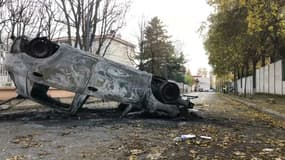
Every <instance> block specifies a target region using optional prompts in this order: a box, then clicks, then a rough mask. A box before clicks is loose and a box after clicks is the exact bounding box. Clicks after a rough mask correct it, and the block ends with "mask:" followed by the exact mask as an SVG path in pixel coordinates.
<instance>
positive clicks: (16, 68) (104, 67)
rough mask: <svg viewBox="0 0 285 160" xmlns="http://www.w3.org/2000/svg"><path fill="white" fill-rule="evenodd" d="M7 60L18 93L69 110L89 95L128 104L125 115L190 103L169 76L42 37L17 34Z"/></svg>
mask: <svg viewBox="0 0 285 160" xmlns="http://www.w3.org/2000/svg"><path fill="white" fill-rule="evenodd" d="M5 66H6V69H7V70H8V72H9V75H10V77H11V78H12V80H13V81H14V83H15V85H16V88H17V90H16V91H17V93H18V95H21V96H23V97H26V98H29V99H32V100H34V101H36V102H38V103H41V104H43V105H45V106H48V107H52V108H54V109H55V110H58V111H62V112H67V113H71V114H75V113H76V112H77V111H78V109H80V108H81V107H82V106H83V104H84V103H85V101H86V100H87V98H88V97H89V96H96V97H98V98H102V99H107V100H113V101H118V102H121V103H122V104H126V105H127V107H126V108H125V111H124V112H123V115H126V114H127V113H128V112H130V111H131V110H132V109H133V108H136V109H138V110H140V111H142V112H148V113H159V114H162V115H167V116H171V117H175V116H178V115H180V114H181V113H182V112H185V111H187V109H188V108H193V105H194V104H193V103H191V101H190V99H187V100H184V99H182V98H181V96H180V91H179V88H178V86H177V85H176V84H175V83H173V82H169V81H167V80H166V79H163V78H160V77H156V76H154V75H152V74H150V73H147V72H143V71H138V70H135V69H133V68H131V67H128V66H125V65H122V64H119V63H115V62H113V61H110V60H107V59H105V58H103V57H100V56H96V55H91V54H88V53H87V52H84V51H82V50H79V49H76V48H73V47H71V46H69V45H65V44H57V43H54V42H52V41H50V40H47V39H46V38H35V39H32V40H30V39H28V38H25V37H19V38H17V39H16V40H15V41H14V43H13V45H12V48H11V52H10V54H8V55H7V57H6V59H5ZM49 87H54V88H58V89H63V90H67V91H71V92H74V93H75V96H74V99H73V101H72V103H71V104H70V105H67V104H63V103H60V102H59V101H57V100H55V99H53V98H51V97H49V96H48V95H47V91H48V89H49Z"/></svg>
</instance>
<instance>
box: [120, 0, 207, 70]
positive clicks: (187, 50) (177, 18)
mask: <svg viewBox="0 0 285 160" xmlns="http://www.w3.org/2000/svg"><path fill="white" fill-rule="evenodd" d="M211 11H212V8H211V7H210V6H208V5H207V3H206V0H133V3H132V6H131V10H130V12H129V13H128V15H127V24H126V27H125V28H124V29H123V30H122V37H123V38H124V39H126V40H128V41H131V42H133V43H134V44H136V45H137V38H136V37H137V36H138V35H139V34H138V33H139V27H138V26H139V22H140V21H141V19H142V17H145V19H146V21H149V20H150V19H151V18H152V17H154V16H158V18H160V19H161V20H162V21H163V23H164V25H165V26H166V29H167V30H168V34H169V35H171V36H172V40H173V41H180V42H182V44H183V45H182V51H183V52H184V54H185V58H186V60H187V61H188V62H187V63H186V67H187V68H190V70H191V72H192V74H196V72H197V70H198V68H202V67H206V68H207V69H208V70H210V68H211V67H210V66H209V65H208V58H207V56H206V55H205V50H204V47H203V38H202V37H201V36H200V35H199V33H198V32H197V30H198V29H199V27H200V25H201V23H202V22H203V21H206V20H207V17H208V16H209V14H210V13H211Z"/></svg>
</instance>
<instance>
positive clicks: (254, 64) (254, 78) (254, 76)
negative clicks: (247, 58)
mask: <svg viewBox="0 0 285 160" xmlns="http://www.w3.org/2000/svg"><path fill="white" fill-rule="evenodd" d="M256 64H257V61H256V60H253V61H252V69H253V75H252V84H253V93H255V91H256Z"/></svg>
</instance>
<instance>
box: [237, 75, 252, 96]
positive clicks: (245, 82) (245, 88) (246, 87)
mask: <svg viewBox="0 0 285 160" xmlns="http://www.w3.org/2000/svg"><path fill="white" fill-rule="evenodd" d="M241 82H242V84H241ZM252 82H253V76H248V77H246V78H241V79H239V80H237V86H238V93H239V94H244V93H245V92H246V94H247V95H252V94H253V83H252Z"/></svg>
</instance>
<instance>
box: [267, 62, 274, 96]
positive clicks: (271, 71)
mask: <svg viewBox="0 0 285 160" xmlns="http://www.w3.org/2000/svg"><path fill="white" fill-rule="evenodd" d="M268 74H269V86H268V87H269V93H270V94H275V63H272V64H270V65H269V73H268Z"/></svg>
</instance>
